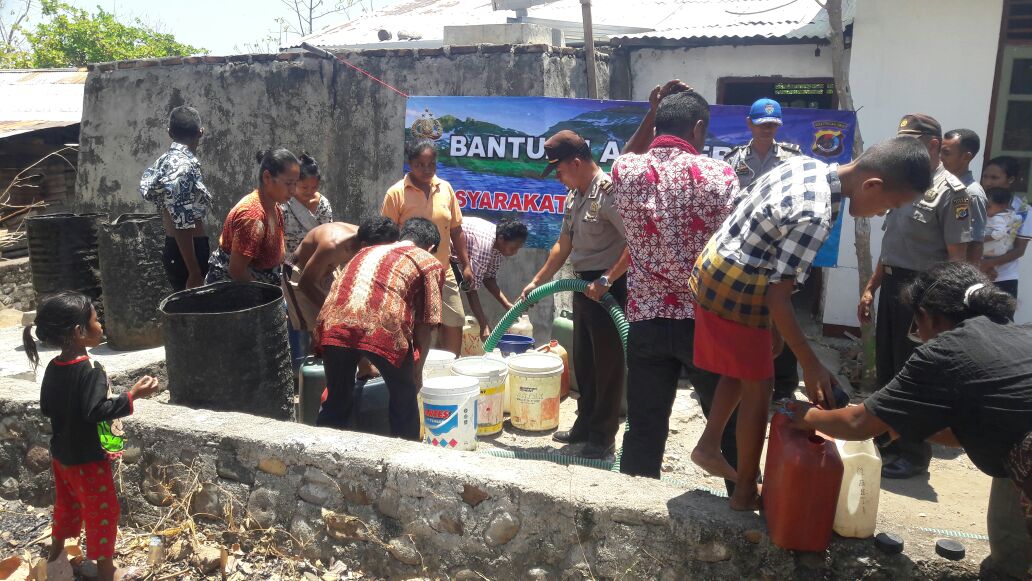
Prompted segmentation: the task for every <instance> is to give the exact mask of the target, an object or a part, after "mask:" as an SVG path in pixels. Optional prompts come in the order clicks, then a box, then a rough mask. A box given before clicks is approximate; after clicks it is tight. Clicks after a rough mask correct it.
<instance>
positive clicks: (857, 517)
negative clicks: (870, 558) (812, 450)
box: [833, 440, 882, 539]
mask: <svg viewBox="0 0 1032 581" xmlns="http://www.w3.org/2000/svg"><path fill="white" fill-rule="evenodd" d="M835 447H836V448H837V449H838V454H839V458H840V459H841V460H842V488H841V489H840V490H839V496H838V506H837V508H836V509H835V524H834V527H833V528H834V530H835V532H836V533H838V534H839V535H841V536H843V537H853V538H857V539H866V538H868V537H871V536H873V535H874V528H875V525H876V524H877V520H878V493H879V491H880V490H881V468H882V460H881V455H880V454H879V453H878V447H877V446H875V445H874V440H865V441H863V442H845V441H841V440H835Z"/></svg>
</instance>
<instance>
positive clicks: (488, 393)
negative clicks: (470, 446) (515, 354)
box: [451, 357, 509, 436]
mask: <svg viewBox="0 0 1032 581" xmlns="http://www.w3.org/2000/svg"><path fill="white" fill-rule="evenodd" d="M451 371H452V374H453V375H464V376H468V377H475V378H477V380H478V381H480V397H479V398H478V399H477V435H478V436H491V435H494V434H497V433H498V432H501V431H502V424H503V423H505V384H506V380H507V379H508V377H509V366H508V365H506V364H505V363H504V362H502V361H497V360H495V359H492V358H490V357H464V358H462V359H458V360H456V361H455V363H452V366H451Z"/></svg>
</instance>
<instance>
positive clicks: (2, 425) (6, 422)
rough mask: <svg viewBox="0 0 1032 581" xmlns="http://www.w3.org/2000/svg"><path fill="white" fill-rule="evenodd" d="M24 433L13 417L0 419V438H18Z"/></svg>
mask: <svg viewBox="0 0 1032 581" xmlns="http://www.w3.org/2000/svg"><path fill="white" fill-rule="evenodd" d="M47 423H48V424H49V423H50V422H47ZM24 434H25V431H24V430H22V429H21V428H20V427H19V426H18V421H17V420H15V419H14V418H10V417H9V418H4V419H2V420H0V440H20V439H21V438H22V437H23V435H24Z"/></svg>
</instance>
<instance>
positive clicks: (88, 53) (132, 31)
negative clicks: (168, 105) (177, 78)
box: [25, 0, 207, 68]
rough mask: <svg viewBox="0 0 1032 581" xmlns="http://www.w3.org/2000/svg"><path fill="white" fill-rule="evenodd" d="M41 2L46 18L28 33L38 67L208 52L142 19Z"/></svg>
mask: <svg viewBox="0 0 1032 581" xmlns="http://www.w3.org/2000/svg"><path fill="white" fill-rule="evenodd" d="M41 4H42V13H43V17H44V18H45V19H46V20H45V21H44V22H42V23H40V24H39V25H37V26H36V28H35V30H34V31H31V32H26V33H25V36H26V38H28V40H29V44H30V46H31V49H30V50H31V53H32V66H34V67H37V68H51V67H82V66H86V63H95V62H102V61H119V60H132V59H139V58H148V57H163V56H183V55H190V54H203V53H207V51H206V50H204V49H201V48H197V47H194V46H190V45H188V44H183V43H180V42H178V41H176V39H175V37H174V36H172V35H171V34H165V33H162V32H158V31H157V30H154V28H152V27H150V26H148V25H146V24H145V23H144V22H143V21H141V20H140V19H139V18H137V19H135V20H134V21H133V22H132V23H131V24H124V23H122V22H119V21H118V20H116V19H115V16H114V14H112V13H110V12H107V11H105V10H104V9H103V8H100V7H97V12H96V14H90V13H89V12H87V11H86V10H83V9H81V8H76V7H74V6H71V5H69V4H66V3H64V2H61V1H59V0H42V3H41Z"/></svg>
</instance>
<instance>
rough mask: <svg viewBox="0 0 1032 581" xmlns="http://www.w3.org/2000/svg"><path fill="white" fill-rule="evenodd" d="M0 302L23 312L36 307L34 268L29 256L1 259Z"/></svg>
mask: <svg viewBox="0 0 1032 581" xmlns="http://www.w3.org/2000/svg"><path fill="white" fill-rule="evenodd" d="M0 303H3V306H4V307H7V308H11V309H17V310H19V311H23V312H24V311H31V310H33V309H35V308H36V292H35V291H34V290H33V289H32V269H31V268H30V267H29V259H28V258H27V257H26V258H15V259H11V260H3V261H0Z"/></svg>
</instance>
